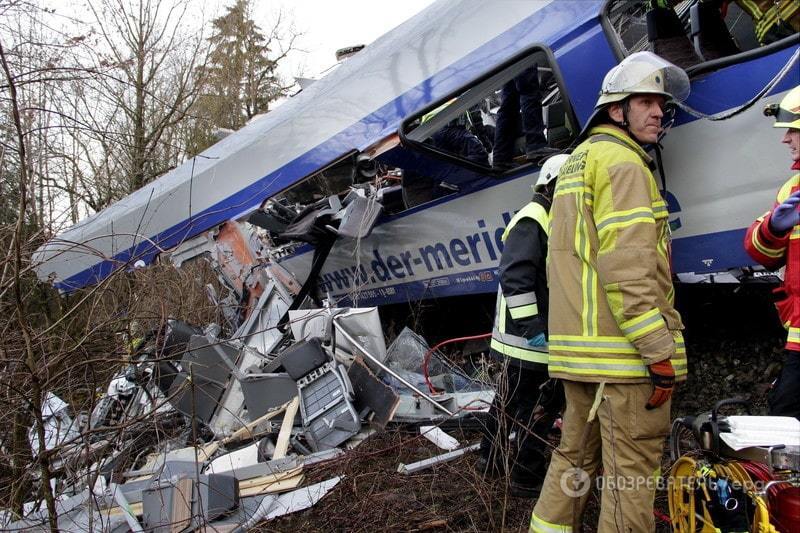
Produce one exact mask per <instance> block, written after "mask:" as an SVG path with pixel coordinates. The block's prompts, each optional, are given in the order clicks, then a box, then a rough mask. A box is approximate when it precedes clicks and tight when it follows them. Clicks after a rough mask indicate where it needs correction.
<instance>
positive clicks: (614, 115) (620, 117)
mask: <svg viewBox="0 0 800 533" xmlns="http://www.w3.org/2000/svg"><path fill="white" fill-rule="evenodd" d="M608 118H610V119H611V120H613V121H614V122H616V123H617V124H622V122H623V121H624V120H625V114H624V113H623V112H622V105H621V104H611V105H610V106H608Z"/></svg>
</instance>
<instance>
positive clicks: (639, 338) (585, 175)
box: [547, 125, 687, 382]
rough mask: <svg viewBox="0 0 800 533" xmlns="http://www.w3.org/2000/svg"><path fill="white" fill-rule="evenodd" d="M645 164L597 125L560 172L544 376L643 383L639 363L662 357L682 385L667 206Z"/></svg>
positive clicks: (645, 376) (617, 134)
mask: <svg viewBox="0 0 800 533" xmlns="http://www.w3.org/2000/svg"><path fill="white" fill-rule="evenodd" d="M651 164H652V159H651V158H650V157H649V156H648V155H647V154H646V153H645V151H644V150H643V149H642V148H641V146H639V145H638V144H637V143H635V142H634V141H633V140H632V139H631V138H630V137H629V136H628V135H627V134H625V133H624V132H623V131H622V130H621V129H619V128H617V127H614V126H610V125H607V126H599V127H595V128H593V129H592V130H591V131H590V133H589V138H588V139H586V140H585V141H584V142H583V143H581V144H580V145H579V146H578V147H577V148H576V149H575V151H574V152H573V154H572V155H571V156H570V158H569V159H568V160H567V161H566V163H564V166H563V167H562V168H561V171H560V175H559V179H558V183H557V185H556V192H555V197H554V199H553V207H552V211H551V228H550V250H549V257H548V265H547V274H548V280H549V282H550V316H549V330H550V359H549V370H550V375H551V376H553V377H559V378H564V379H571V380H575V381H588V382H601V381H606V382H647V381H649V373H648V371H647V368H646V365H648V364H652V363H655V362H658V361H661V360H664V359H668V358H671V360H672V365H673V367H674V368H675V374H676V378H677V379H678V380H684V379H686V370H687V368H686V349H685V346H684V343H683V337H682V335H681V329H683V324H682V322H681V318H680V315H679V314H678V312H677V311H676V310H675V307H674V305H673V301H674V289H673V286H672V273H671V268H670V256H669V254H670V249H669V221H668V212H667V205H666V202H664V200H663V199H662V197H661V194H660V192H659V190H658V186H657V185H656V182H655V179H654V178H653V174H652V172H651V170H650V165H651Z"/></svg>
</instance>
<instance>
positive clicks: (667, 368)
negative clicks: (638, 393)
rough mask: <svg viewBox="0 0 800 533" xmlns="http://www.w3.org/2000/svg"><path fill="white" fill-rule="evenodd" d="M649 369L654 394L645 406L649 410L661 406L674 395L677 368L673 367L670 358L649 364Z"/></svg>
mask: <svg viewBox="0 0 800 533" xmlns="http://www.w3.org/2000/svg"><path fill="white" fill-rule="evenodd" d="M647 370H648V371H649V372H650V381H652V382H653V394H651V395H650V399H649V400H647V405H645V406H644V407H645V409H648V410H649V409H655V408H656V407H661V406H662V405H664V403H665V402H666V401H667V400H669V399H670V397H671V396H672V390H673V389H674V388H675V369H674V368H672V362H670V360H669V359H664V360H663V361H659V362H658V363H653V364H652V365H650V366H648V367H647Z"/></svg>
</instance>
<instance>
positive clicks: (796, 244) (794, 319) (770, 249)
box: [744, 162, 800, 352]
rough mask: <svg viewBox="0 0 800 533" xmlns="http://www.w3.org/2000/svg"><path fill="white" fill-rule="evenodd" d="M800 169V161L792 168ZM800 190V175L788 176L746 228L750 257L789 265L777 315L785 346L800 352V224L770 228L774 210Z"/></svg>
mask: <svg viewBox="0 0 800 533" xmlns="http://www.w3.org/2000/svg"><path fill="white" fill-rule="evenodd" d="M792 168H793V169H795V170H800V162H797V163H795V164H794V166H793V167H792ZM798 189H800V174H796V175H795V176H792V177H791V178H789V181H787V182H786V183H785V184H784V185H783V187H781V188H780V190H779V191H778V196H777V198H776V200H775V205H774V206H773V207H772V209H771V210H770V211H767V212H766V213H764V214H763V215H762V216H760V217H758V218H757V219H756V220H755V222H753V224H752V225H751V226H750V228H749V229H748V230H747V234H746V235H745V238H744V247H745V249H746V250H747V253H748V254H750V257H752V258H753V259H755V260H756V261H758V262H759V263H760V264H762V265H764V267H766V268H768V269H770V270H777V269H779V268H780V267H782V266H785V267H786V270H785V272H784V276H783V284H782V285H781V286H780V287H778V288H777V289H775V291H774V292H775V294H776V295H777V297H778V300H777V302H776V303H775V306H776V307H777V308H778V316H780V319H781V322H782V323H783V325H784V327H785V328H786V329H787V330H788V335H787V338H786V349H787V350H793V351H798V352H800V224H799V225H797V226H795V227H793V228H792V229H791V230H789V231H787V232H786V233H785V234H784V235H776V234H775V233H773V232H772V231H771V230H770V228H769V220H770V217H772V211H773V210H774V209H775V207H777V206H778V205H780V204H781V203H783V201H784V200H786V198H788V197H789V196H790V195H791V194H792V193H794V192H795V191H797V190H798Z"/></svg>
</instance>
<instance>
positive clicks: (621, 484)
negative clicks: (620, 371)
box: [530, 381, 670, 533]
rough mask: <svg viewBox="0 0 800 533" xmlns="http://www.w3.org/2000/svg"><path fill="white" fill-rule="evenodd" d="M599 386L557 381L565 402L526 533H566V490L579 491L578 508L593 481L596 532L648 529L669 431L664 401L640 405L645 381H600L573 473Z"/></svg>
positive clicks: (569, 511) (569, 503)
mask: <svg viewBox="0 0 800 533" xmlns="http://www.w3.org/2000/svg"><path fill="white" fill-rule="evenodd" d="M598 387H599V385H598V384H597V383H580V382H576V381H564V392H565V394H566V399H567V404H566V409H565V412H564V417H563V427H562V430H561V431H562V433H561V444H560V445H559V447H558V451H555V452H553V458H552V460H551V462H550V467H549V469H548V470H547V476H546V478H545V480H544V486H543V487H542V493H541V496H540V497H539V500H538V501H537V502H536V506H535V507H534V509H533V515H532V517H531V525H530V531H531V532H535V533H571V532H572V518H573V505H574V501H575V500H574V498H573V496H574V495H578V497H580V509H581V511H583V508H584V506H585V504H586V500H587V499H588V496H589V494H590V493H591V490H590V489H591V488H592V487H593V486H600V487H601V494H602V499H601V505H600V522H599V525H598V530H597V531H598V533H617V532H619V533H623V532H624V533H629V532H633V533H647V532H652V531H654V530H655V521H654V518H653V499H654V497H655V490H656V487H657V484H658V482H659V478H660V475H661V456H662V452H663V446H664V437H665V436H666V435H667V433H668V432H669V422H670V418H669V417H670V402H667V403H665V404H664V405H662V406H661V407H658V408H656V409H653V410H651V411H648V410H646V409H645V407H644V406H645V404H646V403H647V400H648V398H649V397H650V394H651V392H652V390H653V388H652V385H650V384H649V383H642V384H638V383H636V384H625V383H606V384H605V386H604V389H603V394H602V396H603V401H602V402H601V403H600V407H599V409H598V410H597V417H596V422H595V424H594V427H593V428H592V431H591V432H590V433H589V435H588V438H587V440H586V443H585V452H584V458H583V471H584V472H578V474H577V477H575V476H576V473H575V471H574V469H573V465H575V464H577V459H578V453H579V449H580V447H581V444H582V443H581V439H582V437H583V429H584V427H585V425H586V423H587V422H586V420H587V417H588V414H589V410H590V409H591V407H592V404H593V403H594V400H595V394H596V392H597V390H598ZM601 466H602V476H601V477H600V478H598V477H597V476H598V474H600V467H601ZM575 481H577V483H576V482H575Z"/></svg>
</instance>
